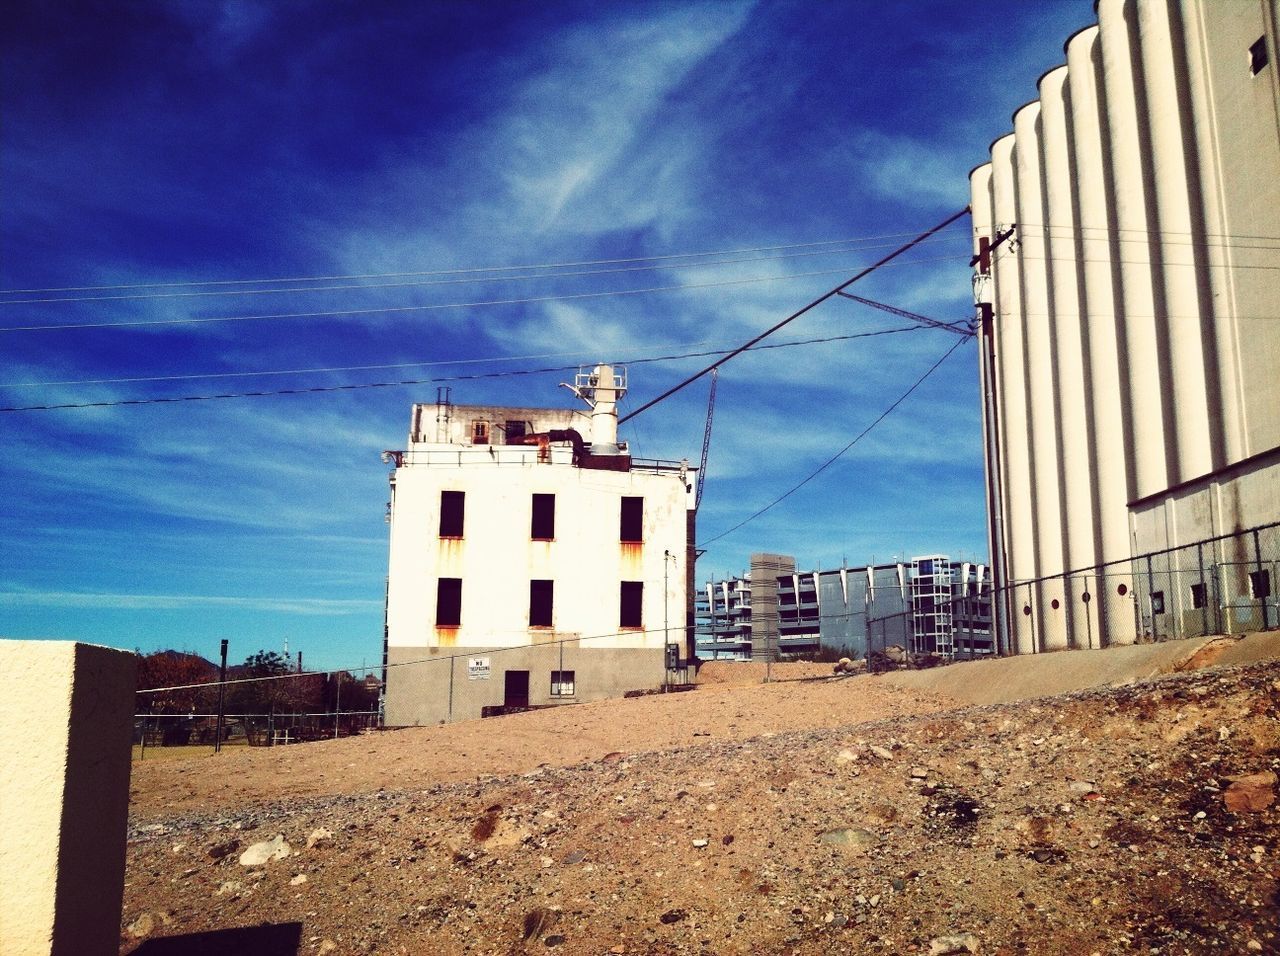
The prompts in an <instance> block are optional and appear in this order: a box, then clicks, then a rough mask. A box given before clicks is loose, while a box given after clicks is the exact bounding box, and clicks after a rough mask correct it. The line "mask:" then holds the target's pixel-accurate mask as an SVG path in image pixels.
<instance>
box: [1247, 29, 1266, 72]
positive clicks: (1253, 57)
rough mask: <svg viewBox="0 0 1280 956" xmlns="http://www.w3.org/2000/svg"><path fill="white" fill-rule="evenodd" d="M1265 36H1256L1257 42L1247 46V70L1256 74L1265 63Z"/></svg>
mask: <svg viewBox="0 0 1280 956" xmlns="http://www.w3.org/2000/svg"><path fill="white" fill-rule="evenodd" d="M1267 60H1268V57H1267V38H1266V37H1264V36H1262V37H1258V42H1257V43H1255V44H1254V45H1253V46H1251V47H1249V72H1250V73H1252V74H1253V75H1254V76H1257V75H1258V74H1259V73H1261V72H1262V69H1263V67H1265V66H1266V65H1267Z"/></svg>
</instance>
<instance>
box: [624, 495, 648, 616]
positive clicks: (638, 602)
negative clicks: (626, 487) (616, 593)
mask: <svg viewBox="0 0 1280 956" xmlns="http://www.w3.org/2000/svg"><path fill="white" fill-rule="evenodd" d="M624 500H625V499H624ZM643 607H644V582H643V581H623V582H622V588H621V600H620V601H619V611H618V626H619V627H644V616H643V611H642V608H643Z"/></svg>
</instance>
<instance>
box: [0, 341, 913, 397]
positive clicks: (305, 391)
mask: <svg viewBox="0 0 1280 956" xmlns="http://www.w3.org/2000/svg"><path fill="white" fill-rule="evenodd" d="M925 328H926V327H925V326H921V325H908V326H902V327H899V328H893V329H878V330H876V331H872V332H854V333H850V334H847V335H828V336H823V337H821V338H814V339H802V340H799V341H795V342H778V343H774V344H771V345H761V346H758V347H757V349H756V350H764V349H780V348H792V347H795V346H799V345H816V344H820V343H825V342H840V341H846V340H849V339H861V338H872V337H875V336H880V335H894V334H897V333H900V332H919V331H922V330H924V329H925ZM724 354H726V353H725V352H724V351H716V350H712V351H703V352H685V353H681V354H675V355H660V356H652V357H647V358H636V359H619V360H617V364H619V365H646V364H649V363H653V362H669V361H675V360H678V359H685V358H705V357H707V356H710V355H724ZM578 368H579V366H577V365H559V366H551V367H547V368H534V369H506V370H503V371H496V372H477V373H475V374H473V375H451V376H441V377H439V378H419V379H401V380H399V381H391V382H355V383H351V384H346V385H314V386H307V387H299V388H281V389H271V390H267V389H263V390H258V391H252V392H225V393H221V394H215V395H174V396H152V397H147V398H125V399H109V400H104V401H100V402H64V403H61V404H56V405H12V406H8V407H0V412H48V411H61V410H67V409H76V408H114V407H118V406H123V405H168V404H177V403H181V402H212V401H221V400H226V399H234V398H269V397H274V396H280V395H310V394H321V393H325V392H356V391H362V390H365V389H372V388H398V387H401V386H408V385H435V384H441V383H444V382H464V381H476V380H479V379H487V378H513V377H516V376H526V375H543V374H550V373H552V372H572V371H576V370H577V369H578Z"/></svg>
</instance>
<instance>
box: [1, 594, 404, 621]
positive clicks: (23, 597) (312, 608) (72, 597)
mask: <svg viewBox="0 0 1280 956" xmlns="http://www.w3.org/2000/svg"><path fill="white" fill-rule="evenodd" d="M0 606H5V607H11V608H12V607H24V606H26V607H30V606H38V607H59V608H86V609H94V608H99V609H112V610H130V611H142V610H146V611H150V610H165V611H173V610H194V609H197V608H229V609H235V610H242V611H274V612H281V613H286V614H304V615H321V616H330V617H340V616H346V615H351V614H365V613H367V612H368V611H369V610H370V609H371V608H378V607H381V606H382V602H380V601H374V600H334V599H330V598H278V597H245V596H227V595H213V594H124V593H103V592H89V591H31V590H11V591H4V592H0Z"/></svg>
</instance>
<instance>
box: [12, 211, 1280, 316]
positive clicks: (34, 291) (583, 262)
mask: <svg viewBox="0 0 1280 956" xmlns="http://www.w3.org/2000/svg"><path fill="white" fill-rule="evenodd" d="M1027 226H1028V227H1035V228H1044V226H1043V225H1042V224H1039V223H1027ZM1055 228H1062V227H1055ZM1076 228H1078V229H1089V230H1091V231H1103V232H1112V231H1119V232H1136V233H1140V234H1142V235H1146V236H1151V235H1157V236H1190V235H1192V234H1193V233H1192V232H1190V231H1189V230H1170V229H1163V230H1148V229H1140V228H1136V227H1131V228H1128V229H1119V230H1111V229H1110V228H1109V227H1105V226H1088V227H1083V226H1077V227H1076ZM910 235H912V234H911V233H909V232H895V233H882V234H880V235H874V236H855V237H851V238H846V239H824V240H820V241H816V242H799V243H791V244H786V245H771V246H749V247H742V248H736V249H717V250H707V251H703V252H675V253H667V254H664V255H656V256H637V257H632V258H625V259H579V260H571V261H567V262H545V263H523V264H520V265H508V266H474V267H465V268H458V269H436V270H418V271H408V272H364V273H359V272H357V273H337V274H332V275H314V276H283V277H281V276H277V277H271V278H255V279H185V280H181V281H166V282H135V283H123V284H116V285H80V286H48V287H44V288H30V289H0V296H7V295H39V294H45V293H57V292H109V291H114V290H120V289H176V288H182V287H184V286H201V285H203V286H227V285H271V284H280V283H286V282H336V281H340V280H357V279H403V278H414V277H424V276H444V275H466V274H474V273H482V272H513V271H517V270H521V269H567V268H577V267H580V266H597V265H619V264H625V263H633V262H661V261H664V260H671V259H690V258H700V257H709V256H727V255H742V254H745V253H751V252H776V251H780V250H787V249H808V248H815V247H817V246H834V245H843V244H848V243H855V242H872V241H875V240H879V239H900V238H903V237H907V236H910ZM1205 239H1206V240H1210V239H1224V240H1227V242H1226V243H1224V244H1231V243H1232V242H1235V241H1236V240H1242V239H1244V240H1259V241H1263V242H1280V236H1264V235H1250V234H1245V233H1206V234H1205ZM1125 241H1130V240H1125ZM1205 244H1211V243H1208V242H1206V243H1205ZM1260 248H1269V247H1260ZM0 304H4V303H0Z"/></svg>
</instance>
